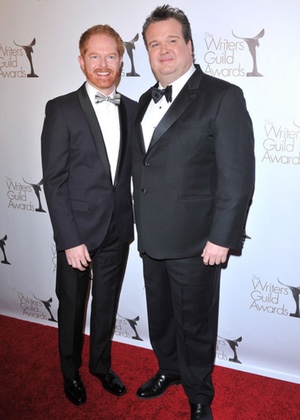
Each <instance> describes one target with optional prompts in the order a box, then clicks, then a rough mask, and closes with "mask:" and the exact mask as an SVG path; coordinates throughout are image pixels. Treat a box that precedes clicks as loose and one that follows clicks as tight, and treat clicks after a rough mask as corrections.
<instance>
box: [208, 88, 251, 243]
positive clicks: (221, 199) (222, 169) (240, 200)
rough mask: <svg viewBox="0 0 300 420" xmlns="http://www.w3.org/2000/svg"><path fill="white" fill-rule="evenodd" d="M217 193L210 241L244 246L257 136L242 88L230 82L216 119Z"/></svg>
mask: <svg viewBox="0 0 300 420" xmlns="http://www.w3.org/2000/svg"><path fill="white" fill-rule="evenodd" d="M214 132H215V138H214V142H215V154H216V164H217V192H216V199H215V207H214V217H213V223H212V228H211V231H210V235H209V240H210V241H211V242H213V243H215V244H217V245H221V246H225V247H228V248H232V249H240V248H241V245H242V242H243V235H244V228H245V223H246V218H247V214H248V209H249V205H250V202H251V198H252V194H253V191H254V179H255V158H254V137H253V128H252V122H251V119H250V116H249V114H248V111H247V109H246V103H245V99H244V96H243V93H242V91H241V89H240V88H239V87H237V86H235V85H229V87H228V89H227V90H225V91H224V94H223V96H222V98H221V100H220V103H219V107H218V112H217V115H216V119H215V127H214Z"/></svg>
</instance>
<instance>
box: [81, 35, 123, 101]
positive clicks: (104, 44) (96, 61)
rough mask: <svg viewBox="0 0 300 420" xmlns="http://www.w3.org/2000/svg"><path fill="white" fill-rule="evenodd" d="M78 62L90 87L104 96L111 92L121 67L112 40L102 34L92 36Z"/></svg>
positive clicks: (114, 43)
mask: <svg viewBox="0 0 300 420" xmlns="http://www.w3.org/2000/svg"><path fill="white" fill-rule="evenodd" d="M78 61H79V64H80V67H81V69H82V71H83V72H84V74H85V76H86V78H87V80H88V81H89V83H90V84H91V85H92V86H94V87H95V88H96V89H98V90H99V91H101V92H102V93H104V94H105V95H109V94H110V93H111V92H112V91H113V89H114V86H115V84H116V81H117V79H118V78H119V76H120V70H121V66H122V57H120V56H119V53H118V50H117V44H116V41H115V40H114V38H112V37H110V36H108V35H104V34H95V35H92V36H91V37H90V38H89V40H88V41H87V43H86V50H85V52H84V54H83V55H80V56H79V57H78Z"/></svg>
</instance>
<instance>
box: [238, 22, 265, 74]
mask: <svg viewBox="0 0 300 420" xmlns="http://www.w3.org/2000/svg"><path fill="white" fill-rule="evenodd" d="M264 34H265V30H264V29H262V30H261V31H260V32H259V33H258V34H257V35H256V36H254V37H253V38H243V37H240V36H236V35H235V34H234V33H233V31H232V35H233V36H234V37H235V38H238V39H242V40H243V41H245V42H246V43H247V45H248V48H249V51H250V54H251V57H252V61H253V70H252V72H249V73H247V77H262V76H263V75H262V74H260V73H259V72H258V70H257V59H256V48H257V47H259V41H258V40H259V39H260V38H262V37H263V36H264Z"/></svg>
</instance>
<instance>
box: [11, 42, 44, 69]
mask: <svg viewBox="0 0 300 420" xmlns="http://www.w3.org/2000/svg"><path fill="white" fill-rule="evenodd" d="M35 43H36V40H35V38H33V40H32V41H31V43H30V44H29V45H19V44H17V43H16V42H15V41H14V44H15V45H16V46H17V47H21V48H23V50H24V51H25V54H26V57H27V59H28V61H29V65H30V73H28V74H27V77H39V76H38V75H37V74H35V72H34V68H33V61H32V54H33V48H32V47H33V46H34V45H35Z"/></svg>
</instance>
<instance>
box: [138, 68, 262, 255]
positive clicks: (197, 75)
mask: <svg viewBox="0 0 300 420" xmlns="http://www.w3.org/2000/svg"><path fill="white" fill-rule="evenodd" d="M150 100H151V89H149V90H148V91H147V92H146V93H145V94H144V95H143V96H142V97H141V99H140V102H139V112H138V118H137V123H136V130H135V136H136V138H135V140H134V145H133V148H134V150H133V152H134V153H133V179H134V207H135V215H136V224H137V231H138V249H139V251H140V252H146V253H147V254H148V255H149V256H150V257H152V258H156V259H174V258H189V257H194V256H198V255H201V253H202V250H203V248H204V246H205V244H206V242H207V241H208V240H209V241H211V242H212V243H215V244H217V245H221V246H224V247H228V248H232V249H239V248H240V247H241V242H242V237H243V232H244V226H245V220H246V216H247V212H248V208H249V203H250V200H251V197H252V193H253V188H254V139H253V130H252V122H251V119H250V117H249V114H248V112H247V109H246V105H245V100H244V96H243V93H242V91H241V89H240V88H239V87H237V86H235V85H232V84H230V83H228V82H226V81H223V80H220V79H216V78H214V77H211V76H208V75H206V74H204V73H203V72H202V70H201V69H200V67H199V66H196V71H195V72H194V73H193V75H192V76H191V77H190V79H189V80H188V81H187V83H186V84H185V86H184V87H183V89H182V90H181V91H180V93H179V94H178V96H177V97H176V99H175V100H174V102H173V103H172V104H171V107H170V108H169V110H168V111H167V113H166V114H165V116H164V117H163V118H162V120H161V121H160V123H159V124H158V126H157V127H156V129H155V131H154V133H153V137H152V140H151V142H150V146H149V148H148V150H147V152H146V151H145V147H144V140H143V135H142V129H141V121H142V119H143V116H144V114H145V112H146V110H147V107H148V104H149V102H150Z"/></svg>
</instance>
